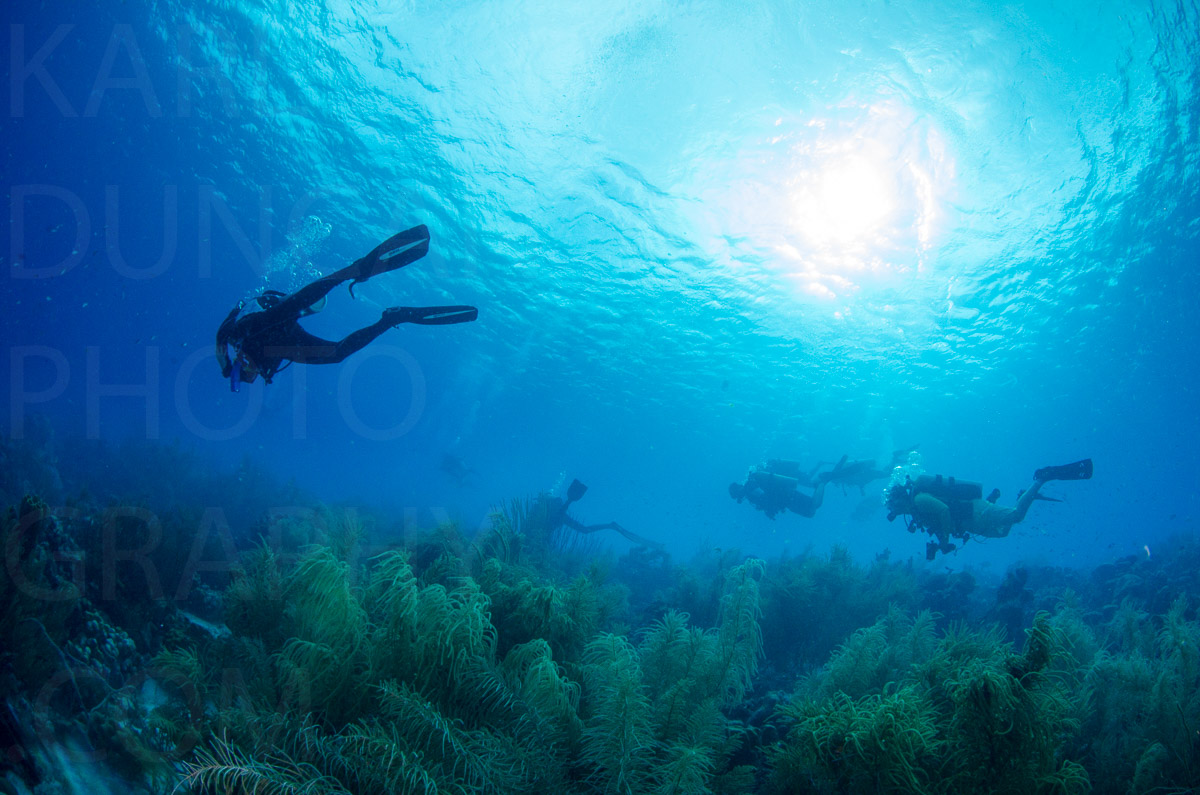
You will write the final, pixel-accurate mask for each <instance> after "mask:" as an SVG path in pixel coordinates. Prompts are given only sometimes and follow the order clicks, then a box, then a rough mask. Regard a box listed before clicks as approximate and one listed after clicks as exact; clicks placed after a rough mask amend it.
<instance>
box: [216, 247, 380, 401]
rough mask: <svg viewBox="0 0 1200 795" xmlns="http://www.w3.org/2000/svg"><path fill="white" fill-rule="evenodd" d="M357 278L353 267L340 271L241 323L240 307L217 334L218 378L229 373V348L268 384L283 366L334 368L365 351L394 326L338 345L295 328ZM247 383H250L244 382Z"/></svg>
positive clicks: (357, 334) (373, 329)
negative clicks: (319, 304)
mask: <svg viewBox="0 0 1200 795" xmlns="http://www.w3.org/2000/svg"><path fill="white" fill-rule="evenodd" d="M358 276H359V271H358V269H357V268H356V267H355V266H353V265H352V266H350V267H348V268H343V269H342V270H340V271H337V272H336V273H331V274H329V275H328V276H325V277H323V278H321V279H317V280H316V281H315V282H313V283H312V284H309V285H306V286H304V287H302V288H301V289H299V290H297V291H296V292H294V293H292V294H291V295H289V296H286V297H284V298H281V299H280V301H279V303H277V304H275V305H274V306H272V307H270V308H269V309H263V310H261V311H257V312H251V313H250V314H248V315H245V316H243V317H241V318H239V317H238V314H239V313H240V312H241V310H242V307H243V304H240V303H239V304H238V305H237V306H235V307H234V308H233V310H232V311H231V312H230V313H229V315H228V316H227V317H226V318H225V321H224V322H223V323H221V327H220V328H219V329H217V356H218V357H219V358H220V359H221V372H222V374H223V375H224V376H225V377H226V378H228V377H229V375H230V373H232V372H233V362H230V361H229V358H228V355H227V354H225V353H224V349H225V346H227V345H232V346H234V347H236V348H237V350H238V353H239V355H240V356H242V357H243V358H244V359H245V360H246V362H247V363H248V364H249V365H250V366H251V367H253V369H254V371H256V372H258V373H261V374H262V377H263V380H265V381H266V382H267V383H268V384H269V383H271V379H272V378H273V377H274V376H275V374H276V373H277V372H279V371H280V369H282V368H283V367H284V366H285V365H284V362H300V363H301V364H337V363H338V362H340V361H342V360H343V359H345V358H346V357H347V356H349V355H350V354H352V353H354V352H355V351H358V350H361V349H362V348H364V347H366V346H367V345H368V344H369V343H370V342H371V341H372V340H374V339H375V338H376V337H378V336H379V335H380V334H382V333H383V332H385V331H387V330H388V329H389V328H391V327H392V326H393V325H395V323H394V322H393V321H389V320H388V319H387V318H386V315H385V316H384V317H383V318H380V319H379V320H377V321H376V322H375V323H372V324H371V325H369V326H367V327H366V328H360V329H359V330H358V331H355V332H352V333H351V334H349V335H348V336H346V337H345V338H344V339H342V340H340V341H338V342H333V341H331V340H327V339H322V338H321V337H318V336H316V335H314V334H310V333H308V332H307V331H305V330H304V329H303V328H302V327H301V326H300V323H299V320H300V318H301V317H303V315H304V310H306V309H308V308H309V307H310V306H312V305H313V304H315V303H316V302H318V301H320V300H321V299H322V298H324V297H325V295H326V294H327V293H328V292H329V291H330V290H332V289H333V288H334V287H337V286H338V285H339V284H342V283H343V282H346V281H349V280H350V279H354V278H358ZM246 380H252V379H251V378H249V377H248V378H247V379H246Z"/></svg>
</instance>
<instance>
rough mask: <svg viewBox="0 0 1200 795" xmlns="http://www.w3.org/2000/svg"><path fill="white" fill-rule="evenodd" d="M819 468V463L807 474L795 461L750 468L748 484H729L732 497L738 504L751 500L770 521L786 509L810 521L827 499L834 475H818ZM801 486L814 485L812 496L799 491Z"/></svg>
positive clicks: (778, 460) (771, 461)
mask: <svg viewBox="0 0 1200 795" xmlns="http://www.w3.org/2000/svg"><path fill="white" fill-rule="evenodd" d="M820 467H821V464H817V466H816V467H814V468H813V470H812V471H811V472H808V473H805V472H804V471H803V470H801V469H800V465H799V464H798V463H797V462H795V461H787V460H784V459H779V458H772V459H771V460H769V461H767V463H766V464H762V465H759V466H756V467H754V468H753V469H751V470H750V472H749V473H747V475H746V482H745V483H730V484H729V496H730V497H732V498H733V499H735V500H737V501H738V502H739V503H741V501H742V500H749V501H750V504H751V505H753V506H754V507H755V508H757V509H759V510H760V511H762V512H763V513H765V514H766V515H767V517H768V518H770V519H774V518H775V515H776V514H778V513H782V512H783V511H785V510H790V511H791V512H792V513H798V514H800V515H801V516H805V517H807V518H809V519H811V518H813V517H814V516H816V515H817V509H818V508H820V507H821V503H822V502H824V500H825V486H826V484H827V483H828V482H829V478H830V474H831V473H829V472H822V473H821V474H820V475H818V474H817V469H819V468H820ZM814 481H815V484H814ZM801 485H812V486H813V493H812V495H811V496H809V495H808V494H805V493H804V492H802V491H800V488H799V487H800V486H801Z"/></svg>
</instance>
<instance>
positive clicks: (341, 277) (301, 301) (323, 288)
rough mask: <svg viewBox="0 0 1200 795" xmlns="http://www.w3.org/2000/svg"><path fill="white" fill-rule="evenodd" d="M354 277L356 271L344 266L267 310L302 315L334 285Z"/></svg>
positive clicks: (273, 312) (293, 315)
mask: <svg viewBox="0 0 1200 795" xmlns="http://www.w3.org/2000/svg"><path fill="white" fill-rule="evenodd" d="M353 278H354V273H353V272H352V269H351V268H342V269H341V270H340V271H337V272H335V273H331V274H329V275H328V276H322V277H321V278H320V279H317V280H316V281H315V282H312V283H310V284H306V285H304V286H303V287H301V288H300V289H299V290H297V291H296V292H294V293H292V294H291V295H289V296H288V297H287V298H284V299H283V300H282V301H281V302H279V304H278V305H277V306H274V307H272V308H271V309H269V310H267V311H269V312H271V313H272V314H278V315H280V316H284V315H286V316H288V317H292V318H297V317H300V313H301V312H303V311H304V310H305V309H308V308H309V307H310V306H312V305H313V304H315V303H316V302H317V301H320V300H321V299H322V298H324V297H325V296H326V295H328V294H329V291H330V290H332V289H333V288H334V287H337V286H338V285H339V284H341V283H342V282H344V281H347V280H349V279H353Z"/></svg>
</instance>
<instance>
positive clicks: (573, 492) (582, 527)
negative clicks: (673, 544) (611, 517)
mask: <svg viewBox="0 0 1200 795" xmlns="http://www.w3.org/2000/svg"><path fill="white" fill-rule="evenodd" d="M587 488H588V487H587V486H585V485H584V484H583V483H580V482H579V480H578V479H575V480H572V481H571V485H570V486H568V487H567V499H566V501H563V500H562V499H561V498H559V497H550V498H548V499H547V505H546V518H547V523H548V525H549V528H548V529H549V535H551V536H553V535H554V534H555V533H557V532H558V531H559V530H561V529H562V528H563V527H569V528H571V529H572V530H575V531H576V532H579V533H594V532H596V531H597V530H616V531H617V532H618V533H620V534H621V535H622V536H624V537H625V538H627V539H628V540H630V541H632V542H633V543H635V544H637V545H639V546H643V547H648V548H650V549H655V550H661V549H662V544H659V543H658V542H656V541H651V540H650V539H648V538H642V537H641V536H639V535H638V534H637V533H631V532H629V531H628V530H626V529H625V528H624V527H621V525H619V524H617V523H616V522H606V523H605V524H583V523H582V522H580V521H578V520H577V519H575V518H574V517H572V516H571V515H570V514H568V513H567V509H568V508H570V507H571V503H573V502H578V501H579V500H581V499H582V498H583V495H584V494H587Z"/></svg>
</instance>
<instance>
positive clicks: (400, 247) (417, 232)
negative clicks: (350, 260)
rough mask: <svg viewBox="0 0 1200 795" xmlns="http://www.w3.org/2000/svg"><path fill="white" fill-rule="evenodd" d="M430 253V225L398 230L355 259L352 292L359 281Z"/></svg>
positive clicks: (409, 263)
mask: <svg viewBox="0 0 1200 795" xmlns="http://www.w3.org/2000/svg"><path fill="white" fill-rule="evenodd" d="M428 253H429V227H427V226H425V224H421V225H420V226H414V227H413V228H412V229H405V230H404V231H403V232H397V233H396V234H394V235H392V236H391V237H389V238H388V239H387V240H385V241H383V242H382V243H380V244H379V245H378V246H376V247H375V248H374V250H373V251H371V253H370V254H368V255H367V256H365V257H362V258H361V259H358V260H355V261H354V264H353V265H352V266H351V267H352V268H354V271H355V273H354V281H353V282H351V283H350V292H351V294H352V295H353V293H354V285H356V284H358V283H359V282H365V281H366V280H367V279H370V278H371V277H372V276H378V275H379V274H381V273H387V272H388V271H394V270H396V269H397V268H403V267H404V266H405V265H411V264H412V263H414V262H416V261H417V260H419V259H420V258H421V257H423V256H425V255H426V254H428Z"/></svg>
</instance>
